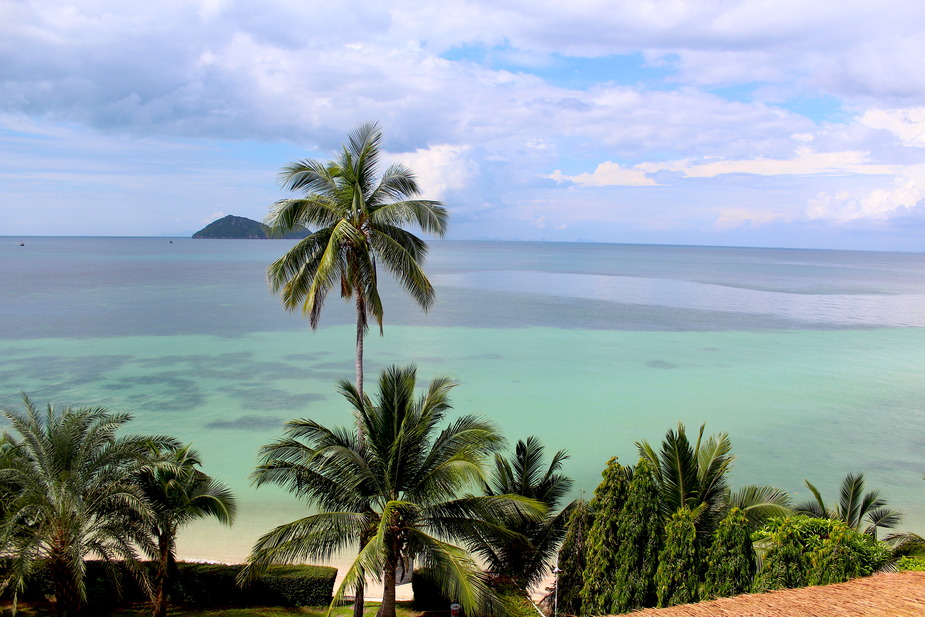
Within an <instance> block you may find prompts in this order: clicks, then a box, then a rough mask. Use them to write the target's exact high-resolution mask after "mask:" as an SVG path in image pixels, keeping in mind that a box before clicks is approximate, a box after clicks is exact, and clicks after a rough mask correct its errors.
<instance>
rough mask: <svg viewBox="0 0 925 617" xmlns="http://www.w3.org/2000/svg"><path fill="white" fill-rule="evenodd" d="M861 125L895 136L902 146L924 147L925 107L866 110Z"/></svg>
mask: <svg viewBox="0 0 925 617" xmlns="http://www.w3.org/2000/svg"><path fill="white" fill-rule="evenodd" d="M860 122H861V124H863V125H865V126H869V127H870V128H872V129H882V130H885V131H889V132H890V133H892V134H893V135H895V136H896V137H897V138H898V139H899V141H900V142H901V143H902V144H903V145H904V146H910V147H916V148H923V147H925V107H911V108H905V109H868V110H866V111H865V112H864V114H863V115H862V116H861V118H860Z"/></svg>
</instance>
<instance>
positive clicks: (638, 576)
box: [605, 458, 663, 615]
mask: <svg viewBox="0 0 925 617" xmlns="http://www.w3.org/2000/svg"><path fill="white" fill-rule="evenodd" d="M616 527H617V538H616V542H617V551H616V555H615V556H614V569H613V574H612V579H611V580H612V585H613V587H612V591H611V593H612V605H611V607H610V610H609V611H607V612H606V613H605V614H611V615H612V614H614V613H628V612H630V611H633V610H636V609H637V608H646V607H650V606H655V604H656V602H657V594H656V589H655V573H656V571H657V570H658V555H659V553H660V552H661V548H662V532H663V529H662V519H661V515H660V514H659V491H658V485H657V484H656V482H655V474H654V470H653V467H652V463H651V461H649V459H647V458H640V459H639V462H638V463H637V464H636V469H635V471H633V479H632V480H631V481H630V485H629V491H628V492H627V495H626V504H625V505H624V506H623V509H622V510H621V511H620V514H619V515H618V516H617V521H616Z"/></svg>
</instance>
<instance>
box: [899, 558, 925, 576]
mask: <svg viewBox="0 0 925 617" xmlns="http://www.w3.org/2000/svg"><path fill="white" fill-rule="evenodd" d="M896 569H897V570H899V571H900V572H925V557H900V558H899V561H897V562H896Z"/></svg>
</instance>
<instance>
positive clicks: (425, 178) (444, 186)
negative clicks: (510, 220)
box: [383, 144, 478, 200]
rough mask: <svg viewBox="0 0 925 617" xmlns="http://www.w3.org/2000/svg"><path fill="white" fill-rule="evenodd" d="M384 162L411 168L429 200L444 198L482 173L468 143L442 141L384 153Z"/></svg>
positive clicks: (422, 193) (422, 192) (424, 195)
mask: <svg viewBox="0 0 925 617" xmlns="http://www.w3.org/2000/svg"><path fill="white" fill-rule="evenodd" d="M383 162H385V163H387V164H392V163H401V164H403V165H406V166H408V167H410V168H411V170H412V171H413V172H414V174H415V176H416V177H417V180H418V185H419V186H420V188H421V195H422V197H424V198H426V199H437V200H440V199H444V198H445V197H446V195H447V193H448V192H450V191H458V190H461V189H464V188H466V186H468V184H469V182H470V181H471V180H472V178H473V177H474V176H475V175H476V174H477V173H478V165H477V163H476V162H475V161H473V160H472V159H471V158H470V157H469V148H468V147H466V146H458V145H449V144H441V145H436V146H430V147H428V148H424V149H417V150H415V151H414V152H404V153H396V154H392V153H384V155H383Z"/></svg>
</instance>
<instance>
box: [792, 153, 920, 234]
mask: <svg viewBox="0 0 925 617" xmlns="http://www.w3.org/2000/svg"><path fill="white" fill-rule="evenodd" d="M923 200H925V166H923V165H920V166H915V167H909V168H906V169H905V170H904V173H903V175H902V176H900V177H898V178H896V179H895V180H894V181H893V183H892V184H891V185H890V186H885V187H883V188H878V189H875V190H873V191H869V192H866V193H857V192H851V191H836V192H821V193H819V194H818V195H816V196H815V197H813V198H812V199H810V200H809V202H808V203H807V205H806V209H805V217H806V218H807V219H809V220H821V221H831V222H835V223H839V224H843V223H848V222H852V221H858V220H864V219H869V220H872V221H877V220H885V219H890V218H893V217H896V216H904V215H905V214H906V213H907V212H908V211H909V210H910V209H911V208H914V207H916V206H918V205H919V204H920V203H922V202H923Z"/></svg>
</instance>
